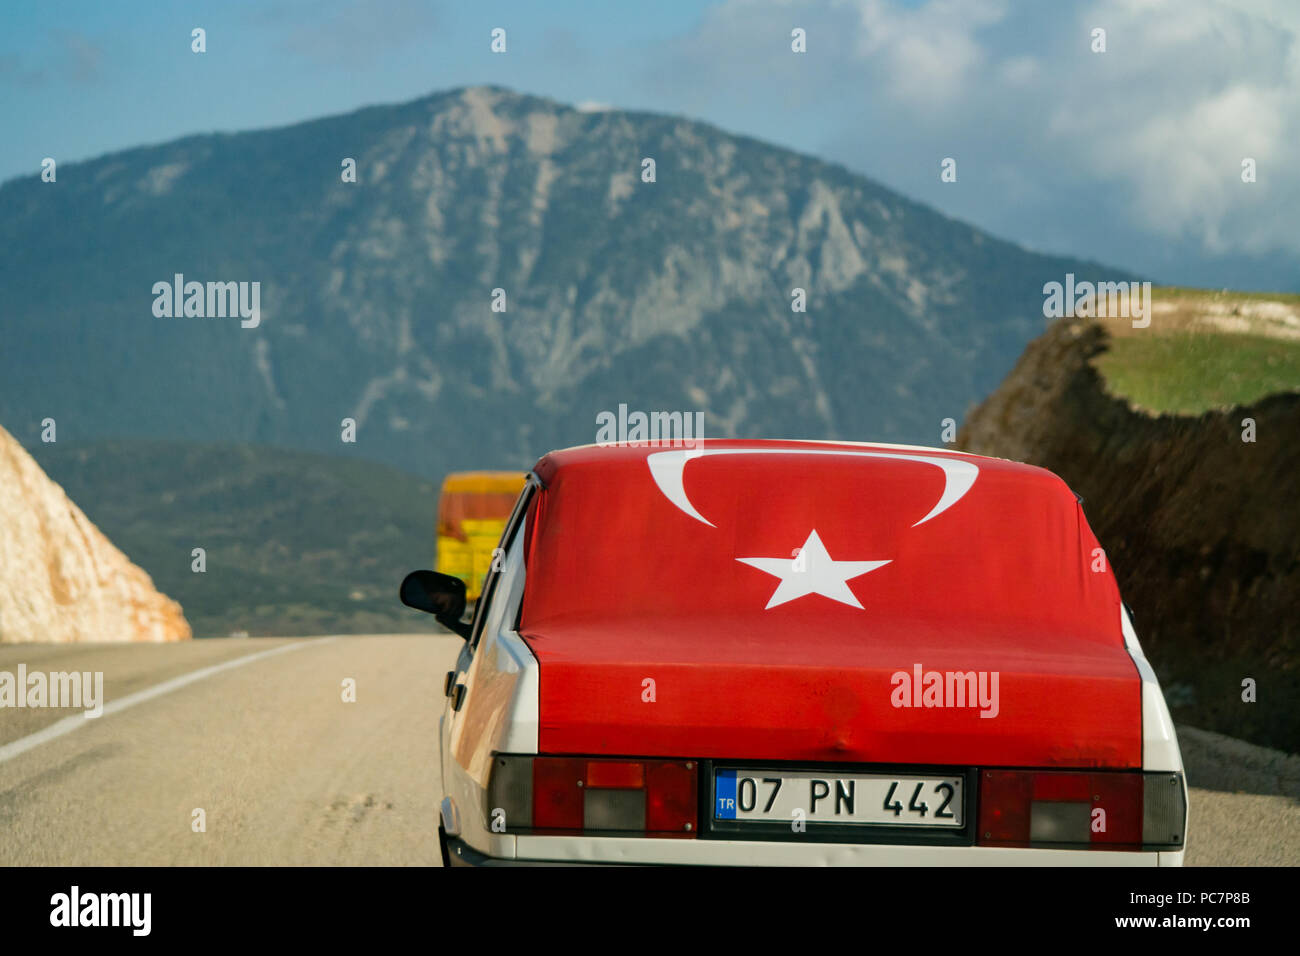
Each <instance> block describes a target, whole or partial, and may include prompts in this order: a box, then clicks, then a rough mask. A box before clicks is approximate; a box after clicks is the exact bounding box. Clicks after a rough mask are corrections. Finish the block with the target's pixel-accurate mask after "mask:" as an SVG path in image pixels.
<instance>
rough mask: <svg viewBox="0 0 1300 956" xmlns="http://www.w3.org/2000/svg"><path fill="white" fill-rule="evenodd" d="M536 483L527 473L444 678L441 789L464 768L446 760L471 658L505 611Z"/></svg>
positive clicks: (467, 698)
mask: <svg viewBox="0 0 1300 956" xmlns="http://www.w3.org/2000/svg"><path fill="white" fill-rule="evenodd" d="M539 484H540V482H539V481H538V479H537V477H536V476H535V475H533V474H531V473H530V474H529V476H528V482H527V484H525V485H524V489H523V491H521V492H520V494H519V498H518V499H517V500H516V501H515V506H514V509H513V510H512V511H511V512H510V517H509V519H508V520H507V521H506V526H505V530H504V531H502V533H501V540H500V541H499V542H498V543H497V549H496V552H495V554H494V555H493V560H492V565H491V568H490V569H489V570H488V573H487V575H486V577H485V578H484V581H483V589H482V595H481V596H480V597H479V601H478V605H477V606H476V607H475V609H474V620H473V624H472V627H471V630H470V636H469V640H467V641H465V643H464V645H463V646H462V647H461V649H460V654H459V655H458V656H457V658H456V667H455V669H454V670H453V671H451V672H450V673H449V674H448V676H447V680H446V684H445V688H446V692H447V700H446V702H445V704H444V708H443V717H442V720H441V721H440V722H439V723H440V728H439V730H440V736H441V747H440V754H441V760H442V773H443V781H444V786H446V785H449V783H450V780H449V777H448V773H449V772H450V773H452V774H454V773H456V772H457V770H458V769H460V770H464V769H465V768H464V767H461V768H456V767H452V766H450V764H451V759H449V758H450V757H451V755H452V754H453V753H454V752H455V742H456V740H457V739H458V737H459V735H460V728H461V725H462V724H463V723H464V721H465V719H466V715H467V714H468V712H469V709H470V707H471V697H472V695H473V685H474V683H475V679H474V675H475V667H474V666H473V665H474V659H475V655H476V653H477V652H478V650H479V647H480V645H481V644H482V643H483V637H484V635H485V634H493V633H496V632H497V631H498V630H499V629H500V627H501V616H502V614H503V613H504V612H505V608H504V604H505V603H506V601H507V599H508V598H509V596H510V593H511V590H512V588H511V587H510V586H509V585H510V583H511V579H512V578H513V576H514V575H516V574H518V575H522V573H523V567H522V555H512V554H511V552H512V550H519V549H522V544H523V542H522V534H521V531H522V528H523V524H524V516H525V514H526V513H527V511H528V505H529V502H530V501H531V500H532V495H533V493H534V492H535V491H536V489H537V488H538V487H539ZM508 555H510V556H511V560H509V561H507V556H508Z"/></svg>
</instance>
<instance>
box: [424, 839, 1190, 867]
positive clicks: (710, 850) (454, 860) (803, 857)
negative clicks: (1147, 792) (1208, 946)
mask: <svg viewBox="0 0 1300 956" xmlns="http://www.w3.org/2000/svg"><path fill="white" fill-rule="evenodd" d="M445 840H446V847H447V855H446V858H447V860H448V862H449V865H451V866H573V865H583V864H594V865H597V866H616V865H633V866H635V865H642V866H646V865H649V866H656V865H657V866H665V865H667V866H672V865H685V866H1182V863H1183V853H1182V851H1179V852H1163V851H1161V852H1157V851H1151V852H1128V851H1118V850H1109V851H1108V850H1046V849H1007V848H1002V847H982V846H959V847H953V846H898V845H883V844H846V843H791V842H784V841H783V842H763V841H753V840H745V841H729V840H681V839H673V840H658V839H654V838H644V837H560V836H545V837H530V836H518V837H513V838H509V839H507V840H502V841H500V843H499V844H498V845H496V846H493V847H491V848H489V850H488V851H484V850H480V849H476V848H474V847H472V846H470V845H469V844H468V843H466V842H465V841H464V840H462V839H460V838H458V837H446V838H445ZM511 851H513V852H511Z"/></svg>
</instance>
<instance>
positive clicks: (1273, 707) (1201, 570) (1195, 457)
mask: <svg viewBox="0 0 1300 956" xmlns="http://www.w3.org/2000/svg"><path fill="white" fill-rule="evenodd" d="M1154 303H1155V305H1154V308H1153V314H1154V319H1153V322H1152V325H1151V327H1150V328H1149V329H1144V330H1135V329H1133V328H1132V327H1131V324H1128V323H1122V322H1096V321H1088V320H1069V319H1063V320H1061V321H1060V322H1058V323H1057V324H1056V325H1054V326H1053V327H1052V328H1051V329H1050V330H1049V331H1048V332H1047V333H1045V334H1044V335H1043V336H1042V337H1041V338H1039V339H1037V340H1035V341H1034V342H1033V343H1032V344H1031V345H1030V346H1029V348H1028V349H1026V351H1025V354H1024V356H1023V357H1022V358H1021V360H1020V361H1019V362H1018V363H1017V365H1016V367H1015V369H1014V370H1013V371H1012V372H1011V374H1010V375H1008V376H1007V379H1006V381H1004V382H1003V383H1002V385H1001V386H999V387H998V389H997V390H996V391H995V392H994V393H993V394H992V395H990V396H989V397H988V399H987V400H986V401H985V402H983V403H982V404H981V405H980V406H979V407H978V408H977V409H975V410H974V411H973V412H972V413H971V414H970V415H969V416H968V417H967V420H966V424H965V425H964V426H963V428H962V430H961V432H960V433H959V435H958V444H959V445H960V446H961V447H962V448H964V449H966V450H968V451H973V452H976V453H978V454H983V455H996V456H998V457H1002V458H1012V459H1015V460H1019V461H1028V462H1031V463H1033V464H1036V465H1041V466H1043V467H1044V468H1048V469H1051V470H1052V471H1054V472H1056V473H1057V474H1058V475H1060V476H1061V477H1062V478H1063V479H1065V481H1066V482H1067V483H1068V484H1069V486H1070V487H1071V488H1072V489H1073V490H1074V491H1075V492H1077V493H1078V494H1080V495H1082V496H1083V507H1084V510H1085V512H1086V513H1087V515H1088V521H1089V523H1090V524H1091V525H1092V528H1093V530H1094V531H1095V532H1096V534H1097V538H1098V540H1099V541H1100V542H1101V545H1102V547H1103V548H1105V550H1106V556H1107V558H1108V560H1109V561H1110V562H1111V567H1112V568H1113V570H1114V572H1115V576H1116V578H1117V580H1118V581H1119V586H1120V593H1121V594H1122V595H1123V596H1124V600H1125V602H1126V603H1128V604H1129V606H1130V607H1132V608H1133V611H1134V616H1135V621H1136V627H1137V631H1138V636H1139V637H1140V639H1141V641H1142V645H1143V648H1144V650H1145V651H1146V653H1147V656H1148V657H1149V658H1150V659H1151V662H1152V665H1153V666H1154V667H1155V669H1156V672H1157V673H1158V674H1159V676H1160V678H1161V681H1162V683H1163V684H1164V686H1165V693H1166V697H1167V699H1168V701H1169V704H1170V708H1171V710H1172V712H1173V716H1174V719H1175V720H1176V721H1178V722H1185V723H1188V724H1192V725H1195V726H1197V727H1201V728H1205V729H1207V730H1213V731H1218V732H1221V733H1226V734H1230V735H1232V736H1234V737H1239V738H1243V739H1246V740H1250V741H1252V742H1254V743H1258V744H1264V745H1266V746H1270V747H1275V748H1280V749H1283V750H1287V751H1292V752H1293V751H1295V749H1296V742H1297V741H1298V740H1300V713H1298V712H1297V711H1296V708H1295V706H1294V703H1293V702H1294V701H1295V700H1296V697H1297V695H1298V694H1300V668H1298V667H1297V663H1296V662H1297V660H1300V625H1298V624H1297V622H1300V543H1298V542H1300V512H1297V510H1296V508H1295V497H1296V495H1295V492H1296V487H1297V484H1296V475H1297V474H1298V473H1300V446H1297V444H1296V442H1295V436H1296V435H1297V434H1300V296H1273V295H1268V296H1265V295H1257V296H1252V295H1242V294H1240V293H1226V294H1224V293H1215V294H1209V293H1201V292H1196V293H1192V292H1189V291H1188V290H1157V291H1156V294H1155V297H1154ZM1289 316H1291V317H1292V318H1290V319H1288V317H1289ZM1261 343H1266V344H1267V347H1262V346H1261ZM1135 396H1136V397H1138V398H1139V399H1140V400H1139V401H1135ZM1247 419H1249V420H1250V422H1251V423H1252V424H1251V425H1247V424H1246V420H1247ZM1243 438H1246V439H1253V440H1243ZM1247 678H1249V679H1251V680H1252V681H1253V682H1254V687H1255V692H1254V693H1255V700H1254V702H1248V701H1246V700H1244V699H1243V693H1244V691H1245V687H1244V685H1243V681H1245V680H1246V679H1247Z"/></svg>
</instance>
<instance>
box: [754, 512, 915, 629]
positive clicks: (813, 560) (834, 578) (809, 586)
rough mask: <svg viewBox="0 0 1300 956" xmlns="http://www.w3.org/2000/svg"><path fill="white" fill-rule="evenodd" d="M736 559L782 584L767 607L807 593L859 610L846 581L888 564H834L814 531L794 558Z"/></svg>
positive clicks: (867, 562)
mask: <svg viewBox="0 0 1300 956" xmlns="http://www.w3.org/2000/svg"><path fill="white" fill-rule="evenodd" d="M736 560H737V561H739V562H740V563H741V564H748V565H749V566H750V567H753V568H758V570H760V571H765V572H767V573H768V574H770V575H773V576H774V577H778V578H780V579H781V583H780V584H778V585H777V586H776V590H775V591H773V592H772V597H771V599H770V600H769V601H768V602H767V608H773V607H776V606H777V605H778V604H784V603H785V602H786V601H793V600H794V599H795V598H801V597H803V596H804V595H806V594H820V595H822V596H824V597H828V598H830V599H831V600H832V601H839V602H840V603H841V604H847V605H849V606H850V607H856V608H862V605H861V604H859V603H858V599H857V598H856V597H854V596H853V592H852V591H850V590H849V586H848V584H846V583H845V582H846V581H848V580H849V578H856V577H858V576H859V575H862V574H866V573H867V572H868V571H874V570H876V568H878V567H881V566H882V565H885V564H889V562H888V561H833V560H831V556H830V555H829V554H827V553H826V546H825V545H824V544H822V539H821V538H819V537H817V529H816V528H814V529H813V530H812V531H811V532H809V534H808V540H807V541H805V542H804V543H803V547H802V548H800V549H799V556H798V557H797V558H737V559H736ZM767 608H764V609H763V610H767Z"/></svg>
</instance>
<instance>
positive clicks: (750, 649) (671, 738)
mask: <svg viewBox="0 0 1300 956" xmlns="http://www.w3.org/2000/svg"><path fill="white" fill-rule="evenodd" d="M524 638H525V640H526V641H527V642H528V644H529V646H530V647H531V648H532V650H533V653H534V654H535V655H536V656H537V658H538V660H539V661H540V664H541V667H540V671H541V679H540V714H539V716H540V724H539V738H538V744H539V748H540V750H541V751H542V752H543V753H571V754H609V755H616V754H621V755H643V756H675V757H697V758H714V759H747V760H773V761H781V760H784V761H791V760H793V761H810V762H811V761H844V762H854V763H882V764H918V765H920V764H935V765H949V766H952V765H961V766H989V767H1104V768H1134V767H1140V766H1141V764H1142V740H1141V729H1142V722H1141V682H1140V679H1139V676H1138V673H1137V669H1136V667H1135V666H1134V664H1133V661H1132V659H1131V658H1130V657H1129V655H1128V653H1127V651H1125V650H1124V648H1123V647H1120V646H1113V645H1103V644H1098V643H1095V642H1089V641H1082V640H1052V639H1051V636H1050V635H1044V636H1041V638H1040V640H1038V641H1037V642H1035V643H1034V644H1032V645H1025V644H1020V643H1017V642H1016V641H1014V640H1008V639H1006V638H1004V637H999V636H998V635H995V634H979V633H974V632H968V633H966V634H964V635H958V636H954V635H950V634H942V633H927V632H926V629H925V627H924V626H922V625H920V624H919V623H917V624H915V625H914V626H911V627H909V626H905V625H902V624H901V623H899V622H892V623H891V625H890V626H889V627H882V628H880V629H878V630H874V631H869V632H867V633H865V634H863V633H860V632H858V633H847V634H845V633H841V634H838V635H836V634H825V633H816V632H814V633H808V632H801V631H800V630H799V629H797V628H791V629H788V630H776V631H775V632H773V631H770V630H769V631H764V630H761V629H757V628H753V627H751V628H749V629H743V628H738V627H736V626H735V625H734V624H733V625H730V626H729V625H728V622H726V621H722V620H712V619H708V618H705V619H700V618H693V619H684V620H679V621H674V622H671V623H667V624H665V623H664V622H656V623H655V625H654V626H653V627H645V628H642V629H640V630H638V629H637V628H636V627H634V626H632V625H625V626H623V627H621V628H620V629H619V632H618V635H617V637H616V638H615V637H613V636H612V635H610V634H609V633H607V632H605V631H602V629H601V628H600V627H598V626H593V627H591V628H590V629H570V630H566V631H565V632H564V633H563V634H555V635H547V634H546V633H543V632H528V631H526V632H525V633H524ZM918 675H919V679H918Z"/></svg>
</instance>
